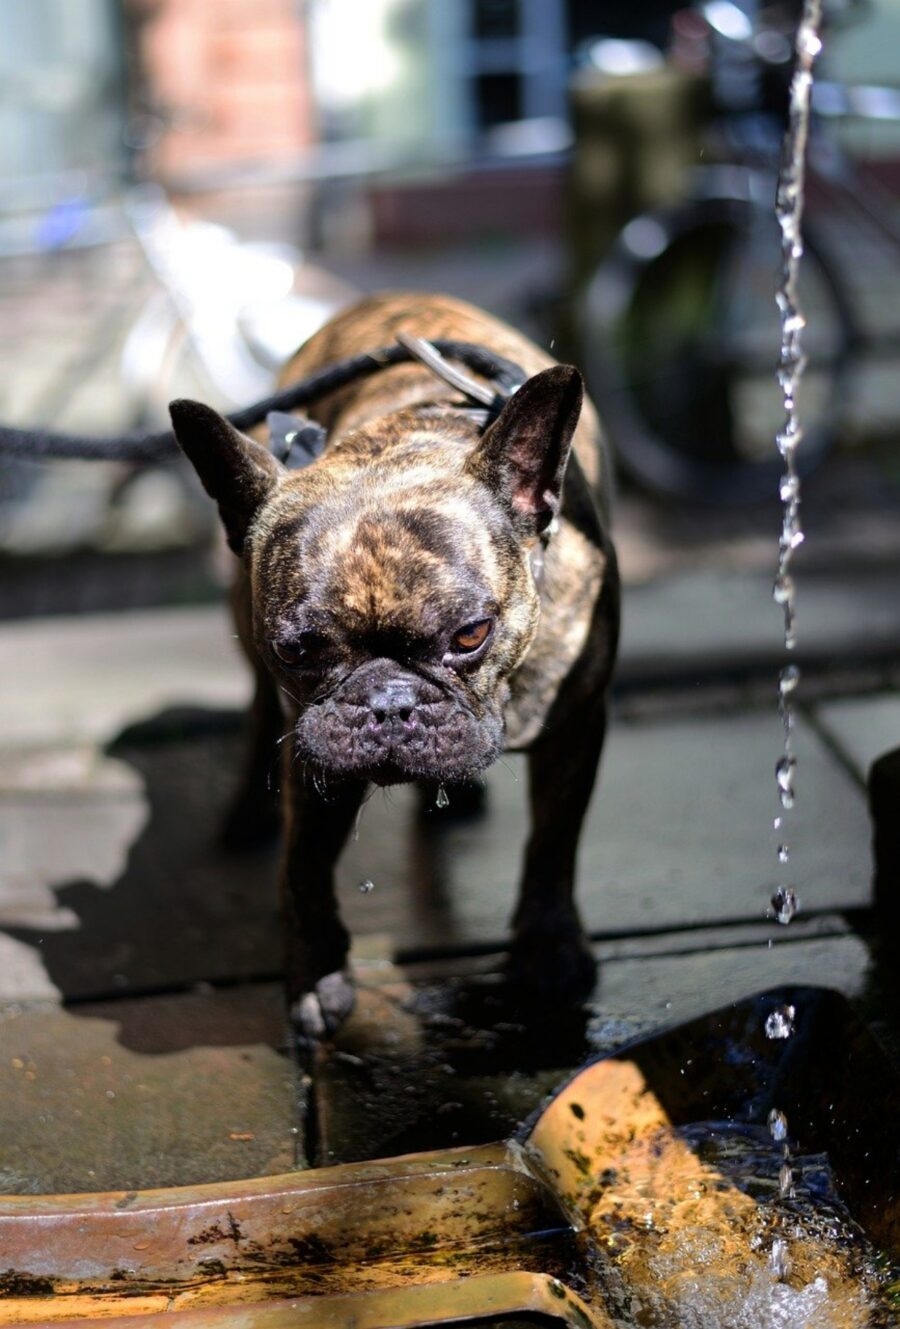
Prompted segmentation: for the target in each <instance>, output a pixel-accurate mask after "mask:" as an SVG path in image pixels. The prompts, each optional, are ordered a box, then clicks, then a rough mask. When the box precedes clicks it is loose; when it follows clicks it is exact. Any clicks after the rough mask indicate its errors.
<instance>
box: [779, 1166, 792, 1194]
mask: <svg viewBox="0 0 900 1329" xmlns="http://www.w3.org/2000/svg"><path fill="white" fill-rule="evenodd" d="M793 1193H794V1170H793V1168H792V1167H791V1165H790V1163H782V1165H781V1170H780V1171H779V1173H778V1194H779V1195H780V1196H781V1198H782V1200H789V1199H790V1197H791V1196H792V1195H793Z"/></svg>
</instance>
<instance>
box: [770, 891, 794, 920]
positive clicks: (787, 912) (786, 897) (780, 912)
mask: <svg viewBox="0 0 900 1329" xmlns="http://www.w3.org/2000/svg"><path fill="white" fill-rule="evenodd" d="M799 909H800V901H799V900H798V899H797V896H796V895H795V894H794V892H793V890H792V889H791V887H790V886H779V887H778V890H777V891H776V892H775V893H774V895H773V896H772V910H773V912H774V914H775V917H776V919H777V920H778V922H779V923H784V924H787V923H790V921H791V919H792V918H794V916H795V915H796V914H797V913H798V911H799Z"/></svg>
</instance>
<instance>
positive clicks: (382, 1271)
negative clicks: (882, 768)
mask: <svg viewBox="0 0 900 1329" xmlns="http://www.w3.org/2000/svg"><path fill="white" fill-rule="evenodd" d="M785 1004H791V1005H793V1006H794V1007H795V1009H796V1012H797V1016H796V1026H795V1032H794V1034H793V1036H792V1037H790V1038H788V1039H785V1040H771V1039H767V1038H766V1036H765V1034H764V1024H765V1019H766V1016H767V1015H768V1014H769V1013H770V1012H771V1011H773V1010H775V1009H777V1008H779V1007H781V1006H783V1005H785ZM775 1106H777V1107H778V1108H779V1109H781V1110H782V1111H783V1112H785V1113H786V1114H787V1117H788V1121H789V1123H790V1134H791V1149H792V1157H793V1158H794V1159H795V1160H798V1162H799V1160H800V1159H801V1158H802V1159H804V1160H809V1159H814V1158H817V1157H820V1156H822V1155H827V1164H826V1163H824V1162H823V1163H822V1164H821V1168H822V1169H824V1170H826V1171H828V1170H829V1169H830V1176H831V1178H832V1180H833V1192H834V1193H833V1195H831V1194H830V1195H829V1196H828V1197H826V1200H825V1201H823V1203H825V1207H826V1210H827V1213H826V1215H825V1219H824V1220H823V1222H822V1223H820V1224H818V1226H817V1225H816V1224H815V1223H813V1222H812V1221H811V1220H808V1217H806V1216H804V1214H803V1213H802V1212H801V1209H802V1206H800V1205H798V1204H795V1203H794V1202H793V1201H787V1202H782V1201H778V1200H777V1198H776V1196H775V1194H774V1193H773V1187H772V1185H771V1184H770V1183H771V1176H769V1175H768V1174H767V1173H766V1167H767V1166H768V1167H769V1170H770V1171H771V1166H770V1165H771V1162H772V1159H771V1158H770V1159H769V1162H768V1164H765V1166H763V1167H762V1169H761V1170H760V1166H759V1158H760V1157H761V1156H762V1155H763V1154H765V1139H764V1136H765V1132H764V1126H765V1122H766V1119H767V1115H768V1113H769V1111H770V1110H771V1109H772V1108H773V1107H775ZM897 1120H900V1081H898V1078H897V1075H896V1073H895V1071H894V1068H893V1067H892V1065H891V1064H890V1062H889V1061H888V1060H887V1059H886V1057H885V1056H884V1054H883V1053H882V1051H881V1049H880V1047H879V1046H878V1044H877V1043H876V1042H875V1040H874V1039H873V1037H872V1036H871V1034H870V1033H869V1031H868V1030H867V1029H866V1028H865V1026H864V1025H863V1024H862V1023H861V1022H860V1021H859V1020H858V1018H857V1017H856V1016H855V1015H854V1013H853V1012H852V1010H851V1009H850V1007H849V1005H848V1003H847V1002H846V1000H845V999H844V998H843V997H841V996H840V995H839V994H837V993H835V992H831V991H829V990H827V989H822V988H793V989H781V990H778V991H774V992H769V993H763V994H760V995H759V996H756V997H754V998H751V999H748V1000H747V1001H744V1002H740V1003H737V1004H735V1005H733V1006H730V1007H728V1008H726V1009H724V1010H722V1011H718V1012H714V1013H712V1014H710V1015H706V1016H703V1017H702V1018H700V1019H697V1020H693V1021H691V1022H690V1023H688V1024H685V1025H681V1026H679V1027H676V1028H673V1029H670V1030H667V1031H664V1032H662V1033H660V1034H657V1035H655V1036H653V1037H652V1038H649V1039H646V1040H642V1041H641V1042H639V1043H636V1044H633V1045H632V1046H630V1047H628V1048H625V1049H623V1050H621V1051H620V1052H619V1053H617V1054H616V1055H615V1056H612V1057H604V1058H600V1059H598V1060H595V1061H593V1062H591V1063H589V1064H588V1065H587V1066H585V1067H584V1068H582V1069H581V1070H580V1071H579V1072H577V1074H576V1075H575V1076H573V1077H572V1078H571V1079H570V1080H569V1081H568V1082H567V1083H566V1084H565V1085H564V1086H563V1087H562V1088H561V1089H559V1090H558V1091H557V1092H556V1094H555V1095H554V1096H553V1097H552V1099H551V1100H550V1102H549V1104H548V1105H547V1106H546V1107H545V1108H544V1110H543V1111H542V1112H541V1113H540V1114H539V1115H538V1116H537V1117H536V1119H535V1120H533V1121H532V1122H530V1123H528V1124H527V1125H526V1127H524V1128H523V1130H522V1131H521V1132H520V1133H519V1134H518V1136H517V1137H516V1138H514V1139H511V1140H509V1141H506V1142H502V1143H499V1144H491V1145H479V1146H476V1147H474V1148H465V1147H462V1148H455V1149H450V1150H437V1151H433V1152H430V1153H426V1154H413V1155H407V1156H406V1157H403V1158H396V1159H388V1160H380V1161H374V1162H366V1163H350V1164H344V1165H340V1166H336V1167H329V1168H317V1169H313V1170H311V1171H308V1172H297V1173H289V1174H285V1175H283V1176H281V1177H266V1178H259V1179H254V1180H251V1181H242V1182H241V1181H238V1182H227V1183H217V1184H215V1185H209V1186H197V1187H178V1188H170V1189H166V1190H159V1191H149V1192H143V1193H136V1192H125V1193H111V1194H95V1195H80V1196H78V1195H76V1196H21V1197H3V1198H2V1199H0V1249H2V1251H3V1253H4V1256H3V1260H2V1265H3V1268H4V1269H5V1270H6V1273H5V1275H4V1276H3V1282H2V1284H0V1285H2V1287H3V1291H4V1293H5V1295H4V1298H3V1300H2V1301H0V1322H2V1323H26V1322H28V1323H57V1324H59V1323H67V1322H73V1321H82V1320H84V1319H89V1318H99V1317H102V1318H104V1319H113V1320H114V1321H115V1320H119V1319H121V1320H122V1321H123V1322H125V1321H127V1322H129V1323H131V1324H134V1325H137V1324H138V1323H140V1320H141V1319H143V1320H144V1322H145V1323H147V1324H148V1325H149V1324H150V1322H151V1321H152V1318H153V1317H154V1316H155V1315H156V1314H163V1313H164V1314H166V1315H167V1320H166V1323H167V1325H170V1326H171V1325H172V1318H171V1317H172V1315H173V1313H177V1315H178V1318H179V1319H181V1318H183V1319H184V1320H185V1324H186V1325H188V1324H196V1325H197V1326H198V1329H200V1326H203V1325H206V1324H210V1325H220V1324H221V1325H225V1324H231V1323H237V1321H238V1320H240V1321H241V1322H242V1323H246V1322H247V1321H248V1319H249V1320H252V1321H253V1322H254V1323H255V1322H256V1321H257V1320H259V1323H260V1325H265V1324H268V1322H269V1321H271V1322H272V1323H273V1324H275V1323H280V1321H281V1319H282V1318H289V1317H291V1316H294V1315H296V1314H297V1313H299V1312H300V1311H302V1313H303V1317H304V1321H305V1323H307V1324H310V1325H314V1326H318V1325H322V1326H325V1325H334V1324H339V1323H347V1322H350V1321H352V1322H353V1323H354V1324H359V1325H371V1326H373V1329H375V1327H376V1326H381V1327H382V1329H389V1327H390V1326H394V1325H396V1326H401V1325H403V1326H405V1325H411V1324H422V1325H425V1324H439V1323H453V1322H460V1321H462V1320H471V1319H473V1318H484V1317H485V1316H498V1315H513V1314H529V1315H535V1314H538V1315H540V1316H542V1317H544V1318H545V1319H546V1318H547V1317H550V1318H556V1319H558V1320H561V1321H563V1322H567V1323H571V1324H580V1325H582V1326H585V1325H593V1326H595V1329H605V1327H606V1326H609V1325H610V1324H611V1323H612V1320H611V1318H610V1314H611V1311H614V1312H615V1314H616V1316H617V1318H618V1317H621V1316H622V1315H623V1314H633V1313H634V1310H635V1307H637V1308H638V1309H639V1311H640V1314H641V1316H643V1318H642V1319H641V1321H640V1322H641V1323H644V1324H651V1325H652V1324H659V1325H666V1324H670V1325H674V1324H678V1323H681V1322H685V1323H686V1322H687V1321H683V1320H682V1321H680V1320H679V1319H678V1318H677V1317H678V1316H679V1315H680V1314H681V1313H682V1310H684V1308H693V1311H697V1313H698V1314H702V1315H703V1316H704V1317H705V1318H700V1319H696V1318H695V1319H694V1320H692V1321H690V1322H691V1323H698V1324H703V1325H706V1324H707V1323H708V1324H709V1325H711V1326H712V1325H715V1324H718V1323H720V1324H721V1325H722V1326H723V1329H724V1327H725V1326H726V1325H728V1326H729V1327H730V1326H732V1325H733V1324H736V1323H737V1321H736V1320H735V1318H734V1314H733V1311H732V1310H729V1305H730V1302H729V1300H728V1299H729V1298H732V1300H733V1298H734V1296H735V1295H736V1290H737V1292H740V1289H741V1287H742V1286H744V1285H746V1286H747V1287H748V1288H749V1290H750V1293H751V1294H752V1296H755V1297H756V1298H757V1299H758V1301H759V1310H760V1314H761V1315H762V1314H764V1313H766V1307H767V1306H768V1304H769V1303H768V1302H767V1301H766V1300H765V1299H766V1298H767V1297H768V1298H769V1299H770V1300H771V1298H773V1297H774V1298H775V1301H776V1303H777V1304H778V1305H779V1306H781V1309H782V1310H784V1309H785V1308H786V1313H787V1314H789V1315H790V1314H793V1315H794V1318H793V1319H791V1318H786V1319H782V1320H781V1321H779V1323H784V1324H788V1325H790V1324H794V1323H796V1324H797V1325H798V1326H799V1325H801V1324H804V1323H806V1322H807V1321H808V1320H809V1317H810V1315H814V1317H815V1321H816V1323H817V1325H821V1326H823V1327H824V1329H828V1326H830V1325H832V1324H834V1325H835V1326H838V1325H839V1326H841V1329H851V1326H854V1325H856V1324H860V1325H862V1324H869V1323H878V1322H879V1321H878V1319H877V1318H872V1317H873V1316H877V1315H879V1314H882V1313H883V1314H884V1315H887V1314H888V1313H889V1309H890V1296H891V1295H892V1294H891V1292H890V1290H889V1284H890V1277H889V1275H887V1274H885V1273H884V1269H883V1268H881V1269H879V1268H877V1267H876V1264H875V1263H874V1262H873V1261H874V1260H875V1252H876V1251H877V1252H880V1253H881V1256H880V1258H881V1260H882V1262H883V1263H885V1262H887V1261H890V1260H891V1259H897V1258H898V1257H900V1178H898V1171H900V1168H898V1159H897V1139H896V1122H897ZM698 1123H701V1124H703V1125H698ZM735 1139H736V1140H737V1141H738V1143H740V1141H742V1140H743V1141H749V1145H750V1152H751V1153H752V1154H753V1165H754V1167H753V1169H751V1171H752V1175H750V1176H748V1177H744V1178H742V1176H741V1174H740V1170H739V1169H738V1170H735V1166H734V1159H735V1156H736V1153H739V1152H740V1149H736V1147H735V1144H734V1141H735ZM772 1148H774V1146H772ZM764 1162H765V1160H764ZM815 1166H817V1165H813V1164H808V1163H806V1164H804V1166H803V1167H800V1166H799V1165H798V1168H797V1172H798V1180H797V1188H798V1191H799V1192H802V1191H804V1187H806V1189H809V1187H808V1186H807V1181H808V1180H809V1178H807V1171H809V1174H810V1177H811V1176H812V1173H813V1172H814V1171H815ZM754 1169H755V1170H754ZM810 1184H811V1183H810ZM815 1198H816V1197H815V1196H813V1199H814V1200H815ZM792 1205H793V1207H792ZM648 1216H649V1220H650V1221H649V1222H648ZM782 1237H783V1239H784V1240H785V1241H786V1243H787V1246H788V1248H789V1264H790V1268H789V1269H788V1270H787V1271H785V1270H784V1269H783V1268H781V1269H780V1271H776V1270H774V1269H773V1264H772V1247H773V1245H774V1242H775V1241H776V1239H782ZM701 1238H703V1240H701ZM704 1241H705V1244H704ZM752 1242H756V1243H757V1244H756V1247H755V1249H752V1250H751V1249H748V1247H749V1246H750V1244H751V1243H752ZM726 1276H727V1279H730V1280H731V1281H730V1283H729V1285H728V1286H727V1287H726V1286H725V1282H726ZM817 1279H818V1280H820V1281H819V1282H818V1283H817ZM742 1280H743V1282H742ZM779 1289H786V1291H785V1292H784V1293H783V1294H782V1293H781V1292H780V1291H779ZM810 1289H812V1291H810ZM701 1294H702V1298H703V1300H702V1304H700V1303H698V1301H697V1297H698V1295H701ZM752 1304H753V1303H752V1301H751V1302H748V1305H751V1307H752ZM773 1304H774V1303H773ZM698 1305H699V1311H698ZM717 1306H718V1307H720V1308H721V1312H722V1313H721V1316H719V1318H718V1319H716V1318H715V1317H716V1315H717V1309H716V1308H717ZM629 1308H631V1309H629ZM680 1308H681V1309H680ZM685 1313H686V1311H685ZM803 1315H805V1316H806V1319H803V1318H798V1317H799V1316H803ZM147 1317H150V1319H149V1320H148V1319H147ZM864 1317H869V1318H864ZM620 1322H621V1321H620ZM626 1322H627V1321H626ZM635 1322H637V1321H635ZM744 1322H745V1321H741V1322H740V1323H741V1324H743V1323H744ZM746 1323H747V1324H748V1325H751V1324H755V1323H756V1321H754V1320H752V1319H747V1320H746ZM760 1323H761V1324H762V1323H764V1322H763V1321H760ZM883 1323H885V1324H888V1323H890V1321H889V1320H888V1319H884V1320H883Z"/></svg>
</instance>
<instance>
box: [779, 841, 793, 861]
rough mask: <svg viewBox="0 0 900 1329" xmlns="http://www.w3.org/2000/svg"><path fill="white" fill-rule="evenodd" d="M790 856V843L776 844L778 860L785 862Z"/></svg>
mask: <svg viewBox="0 0 900 1329" xmlns="http://www.w3.org/2000/svg"><path fill="white" fill-rule="evenodd" d="M790 856H791V849H790V845H786V844H780V845H779V846H778V862H779V863H786V862H787V861H788V859H789V858H790Z"/></svg>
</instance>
